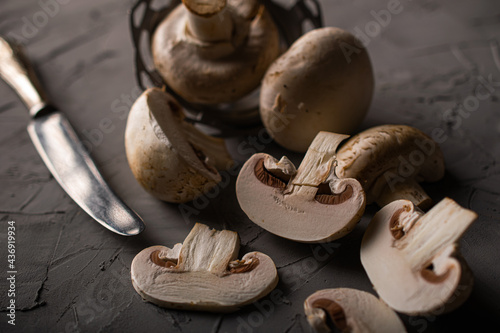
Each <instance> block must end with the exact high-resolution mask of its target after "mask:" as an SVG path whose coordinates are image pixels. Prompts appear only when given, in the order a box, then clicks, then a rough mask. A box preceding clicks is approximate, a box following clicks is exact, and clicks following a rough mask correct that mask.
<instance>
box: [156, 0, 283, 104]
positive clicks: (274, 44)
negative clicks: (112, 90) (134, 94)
mask: <svg viewBox="0 0 500 333" xmlns="http://www.w3.org/2000/svg"><path fill="white" fill-rule="evenodd" d="M182 2H183V3H182V4H180V5H179V6H178V7H176V8H175V9H174V10H173V11H172V12H171V13H170V14H169V15H168V16H167V17H166V18H165V19H164V20H163V21H162V22H161V23H160V24H159V26H158V28H157V29H156V31H155V32H154V34H153V37H152V40H151V43H152V54H153V60H154V63H155V67H156V68H157V70H158V72H159V73H160V75H161V76H162V77H163V79H164V80H165V82H166V83H167V84H168V85H169V86H170V87H171V88H172V89H173V90H174V91H175V92H176V93H177V94H178V95H179V96H181V97H182V98H183V99H184V100H186V101H188V102H190V103H195V104H219V103H226V102H231V101H235V100H238V99H240V98H241V97H243V96H245V95H247V94H248V93H250V92H252V91H253V90H254V89H256V88H257V87H258V86H259V84H260V81H261V79H262V77H263V76H264V74H265V72H266V70H267V68H268V67H269V65H270V64H271V63H272V62H273V60H274V59H276V58H277V57H278V56H279V53H280V46H279V32H278V29H277V27H276V25H275V23H274V21H273V20H272V18H271V16H270V15H269V13H268V12H267V10H266V8H265V6H264V5H263V4H262V3H261V1H259V0H227V1H226V0H204V1H199V0H183V1H182Z"/></svg>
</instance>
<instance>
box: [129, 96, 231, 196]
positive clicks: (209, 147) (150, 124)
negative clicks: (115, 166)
mask: <svg viewBox="0 0 500 333" xmlns="http://www.w3.org/2000/svg"><path fill="white" fill-rule="evenodd" d="M183 118H184V114H183V113H182V108H181V107H180V105H179V104H178V103H177V102H176V101H175V99H174V98H173V97H172V96H170V95H169V94H167V93H166V92H164V91H162V90H160V89H157V88H153V89H148V90H146V91H145V92H144V93H143V94H142V95H141V96H140V97H139V98H138V99H137V101H136V102H135V103H134V105H133V106H132V109H131V110H130V114H129V117H128V120H127V128H126V130H125V148H126V153H127V159H128V162H129V166H130V168H131V169H132V173H133V174H134V176H135V178H136V179H137V181H138V182H139V183H140V184H141V185H142V186H143V187H144V188H145V189H146V190H147V191H148V192H149V193H151V194H152V195H153V196H155V197H157V198H158V199H160V200H164V201H168V202H176V203H181V202H187V201H191V200H193V199H194V198H196V197H198V196H200V195H202V194H204V193H206V192H207V191H209V190H210V189H211V188H213V187H214V186H216V185H217V183H219V182H220V181H221V176H220V174H219V173H218V171H217V170H222V169H226V168H229V167H230V166H231V165H232V164H233V161H232V159H231V156H230V155H229V153H228V152H227V149H226V146H225V144H224V141H223V140H222V139H218V138H213V137H211V136H208V135H206V134H204V133H202V132H200V131H199V130H198V129H196V128H195V127H194V126H193V125H191V124H189V123H187V122H185V121H183Z"/></svg>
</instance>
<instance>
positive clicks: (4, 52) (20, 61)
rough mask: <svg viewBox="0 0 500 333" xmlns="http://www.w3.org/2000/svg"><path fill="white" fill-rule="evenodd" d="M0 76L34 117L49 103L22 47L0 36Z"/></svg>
mask: <svg viewBox="0 0 500 333" xmlns="http://www.w3.org/2000/svg"><path fill="white" fill-rule="evenodd" d="M0 77H2V78H3V79H4V80H5V82H7V83H8V84H9V85H10V86H11V87H12V88H13V89H14V90H15V91H16V93H17V94H18V95H19V97H20V98H21V100H22V101H23V102H24V104H26V106H27V107H28V109H29V111H30V115H31V116H32V117H36V116H37V114H38V113H39V112H41V111H42V110H44V109H46V107H47V106H48V105H49V102H48V99H47V97H46V94H45V92H44V91H43V89H42V86H41V84H40V81H39V80H38V78H37V76H36V74H35V71H34V69H33V66H32V65H31V64H30V63H29V61H28V59H27V58H26V56H25V55H24V52H23V51H22V49H21V47H20V46H18V45H15V44H13V43H9V42H8V41H6V40H5V39H3V38H1V37H0Z"/></svg>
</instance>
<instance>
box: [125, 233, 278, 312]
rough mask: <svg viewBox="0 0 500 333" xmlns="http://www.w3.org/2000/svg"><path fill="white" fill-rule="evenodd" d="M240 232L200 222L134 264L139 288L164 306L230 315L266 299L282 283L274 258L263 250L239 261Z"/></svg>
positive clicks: (140, 256)
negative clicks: (182, 237)
mask: <svg viewBox="0 0 500 333" xmlns="http://www.w3.org/2000/svg"><path fill="white" fill-rule="evenodd" d="M239 247H240V243H239V238H238V234H237V233H236V232H233V231H229V230H223V231H217V230H211V229H210V228H209V227H208V226H206V225H204V224H200V223H197V224H196V225H195V226H194V227H193V229H192V230H191V232H190V233H189V235H188V236H187V237H186V239H185V240H184V243H183V244H182V245H181V244H177V245H176V246H174V248H173V249H169V248H167V247H164V246H152V247H149V248H147V249H144V250H142V251H141V252H140V253H139V254H138V255H136V256H135V258H134V260H133V261H132V267H131V276H132V284H133V286H134V288H135V290H136V291H137V292H138V293H139V294H140V295H141V296H142V298H144V300H146V301H148V302H151V303H154V304H157V305H159V306H162V307H166V308H174V309H184V310H201V311H211V312H231V311H235V310H237V309H239V308H240V307H242V306H244V305H246V304H250V303H252V302H255V301H256V300H258V299H259V298H261V297H264V296H265V295H267V294H268V293H269V292H270V291H271V290H273V289H274V288H275V287H276V284H277V283H278V273H277V271H276V266H275V265H274V262H273V261H272V259H271V258H269V257H268V256H267V255H265V254H263V253H260V252H250V253H247V254H246V255H245V256H243V258H242V259H241V260H237V255H238V252H239Z"/></svg>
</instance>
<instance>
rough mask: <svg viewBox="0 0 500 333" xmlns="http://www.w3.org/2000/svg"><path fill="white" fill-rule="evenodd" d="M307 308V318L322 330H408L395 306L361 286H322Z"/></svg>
mask: <svg viewBox="0 0 500 333" xmlns="http://www.w3.org/2000/svg"><path fill="white" fill-rule="evenodd" d="M304 311H305V313H306V316H307V321H308V322H309V324H310V325H311V326H312V327H313V328H314V329H315V330H316V332H318V333H323V332H324V333H327V332H332V331H333V332H336V331H337V330H339V331H341V332H351V333H377V332H380V333H403V332H406V329H405V327H404V325H403V323H402V322H401V319H399V317H398V315H397V314H396V313H395V312H394V311H393V310H392V309H391V308H389V307H388V306H387V305H386V304H385V303H383V302H381V301H380V300H379V299H378V298H376V297H375V296H373V295H372V294H370V293H367V292H365V291H361V290H356V289H349V288H337V289H323V290H319V291H317V292H315V293H314V294H312V295H311V296H309V297H308V298H307V299H306V301H305V302H304ZM329 321H331V322H329ZM332 326H334V327H332Z"/></svg>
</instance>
